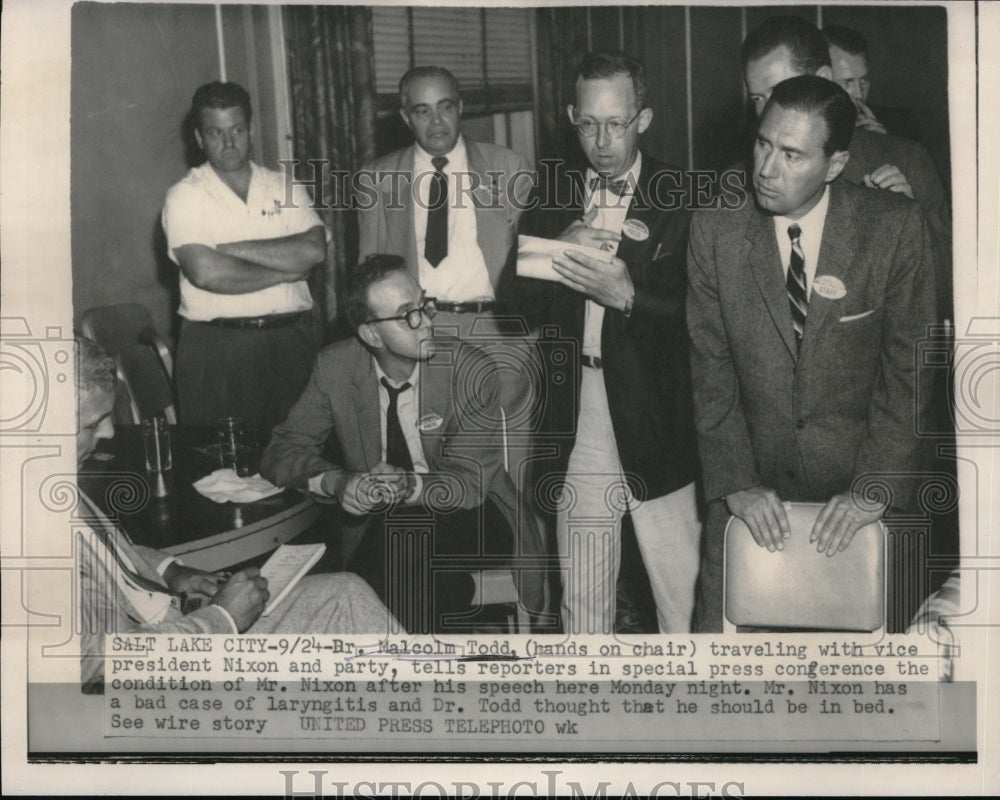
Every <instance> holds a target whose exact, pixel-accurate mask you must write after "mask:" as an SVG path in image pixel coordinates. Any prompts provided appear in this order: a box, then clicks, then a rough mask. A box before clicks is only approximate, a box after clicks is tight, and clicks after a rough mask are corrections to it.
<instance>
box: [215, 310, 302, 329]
mask: <svg viewBox="0 0 1000 800" xmlns="http://www.w3.org/2000/svg"><path fill="white" fill-rule="evenodd" d="M305 314H306V312H305V311H293V312H291V313H289V314H268V315H266V316H263V317H216V318H215V319H213V320H209V325H215V326H216V327H218V328H235V329H236V330H239V331H251V330H252V331H263V330H268V329H270V328H284V327H285V326H286V325H292V324H293V323H296V322H298V321H299V320H300V319H302V317H303V316H304V315H305Z"/></svg>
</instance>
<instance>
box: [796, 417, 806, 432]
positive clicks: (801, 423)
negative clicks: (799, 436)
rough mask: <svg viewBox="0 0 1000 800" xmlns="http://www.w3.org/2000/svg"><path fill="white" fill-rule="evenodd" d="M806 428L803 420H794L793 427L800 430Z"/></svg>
mask: <svg viewBox="0 0 1000 800" xmlns="http://www.w3.org/2000/svg"><path fill="white" fill-rule="evenodd" d="M805 426H806V421H805V420H804V419H797V420H795V427H796V428H798V429H799V430H802V429H803V428H804V427H805Z"/></svg>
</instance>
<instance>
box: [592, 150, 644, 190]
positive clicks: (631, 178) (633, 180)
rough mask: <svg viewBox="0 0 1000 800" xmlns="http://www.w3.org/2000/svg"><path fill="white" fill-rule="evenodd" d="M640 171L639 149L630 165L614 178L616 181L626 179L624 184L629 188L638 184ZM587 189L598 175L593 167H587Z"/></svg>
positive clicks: (640, 155) (640, 154) (640, 152)
mask: <svg viewBox="0 0 1000 800" xmlns="http://www.w3.org/2000/svg"><path fill="white" fill-rule="evenodd" d="M640 172H642V151H641V150H640V151H639V152H637V153H636V154H635V161H633V162H632V166H631V167H629V168H628V169H627V170H625V172H623V173H622V174H621V175H619V176H618V177H617V178H615V179H614V180H616V181H628V183H627V184H626V185H627V186H628V187H629V188H630V189H634V188H635V187H636V186H638V185H639V173H640ZM586 177H587V191H588V192H589V191H590V182H591V181H592V180H593V179H594V178H596V177H598V174H597V170H595V169H594V168H593V167H590V166H588V167H587V176H586Z"/></svg>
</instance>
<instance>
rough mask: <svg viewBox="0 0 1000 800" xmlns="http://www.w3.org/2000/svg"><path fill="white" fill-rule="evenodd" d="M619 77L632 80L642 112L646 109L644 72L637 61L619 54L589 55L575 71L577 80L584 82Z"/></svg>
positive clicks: (602, 53) (601, 53) (606, 52)
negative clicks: (624, 76)
mask: <svg viewBox="0 0 1000 800" xmlns="http://www.w3.org/2000/svg"><path fill="white" fill-rule="evenodd" d="M620 75H626V76H628V77H629V78H631V79H632V89H633V90H634V91H635V99H636V102H637V103H638V104H639V110H640V111H642V109H644V108H645V107H646V70H645V69H644V68H643V66H642V63H641V62H640V61H639V60H638V59H635V58H632V56H629V55H626V54H625V53H620V52H610V51H605V52H600V53H589V54H588V55H587V56H585V57H584V59H583V62H582V63H581V64H580V68H579V69H578V70H577V71H576V77H577V80H581V79H582V80H585V81H591V80H595V79H599V78H617V77H618V76H620Z"/></svg>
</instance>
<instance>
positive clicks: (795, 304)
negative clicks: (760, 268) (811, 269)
mask: <svg viewBox="0 0 1000 800" xmlns="http://www.w3.org/2000/svg"><path fill="white" fill-rule="evenodd" d="M801 235H802V228H800V227H799V226H798V225H789V226H788V238H789V239H791V240H792V255H791V258H789V260H788V274H787V275H786V276H785V291H787V292H788V306H789V308H790V309H791V311H792V327H794V328H795V347H796V349H798V348H800V347H802V331H803V330H804V329H805V326H806V313H807V312H808V309H809V299H808V295H807V294H806V258H805V256H804V255H803V254H802V244H801V242H800V241H799V237H800V236H801Z"/></svg>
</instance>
